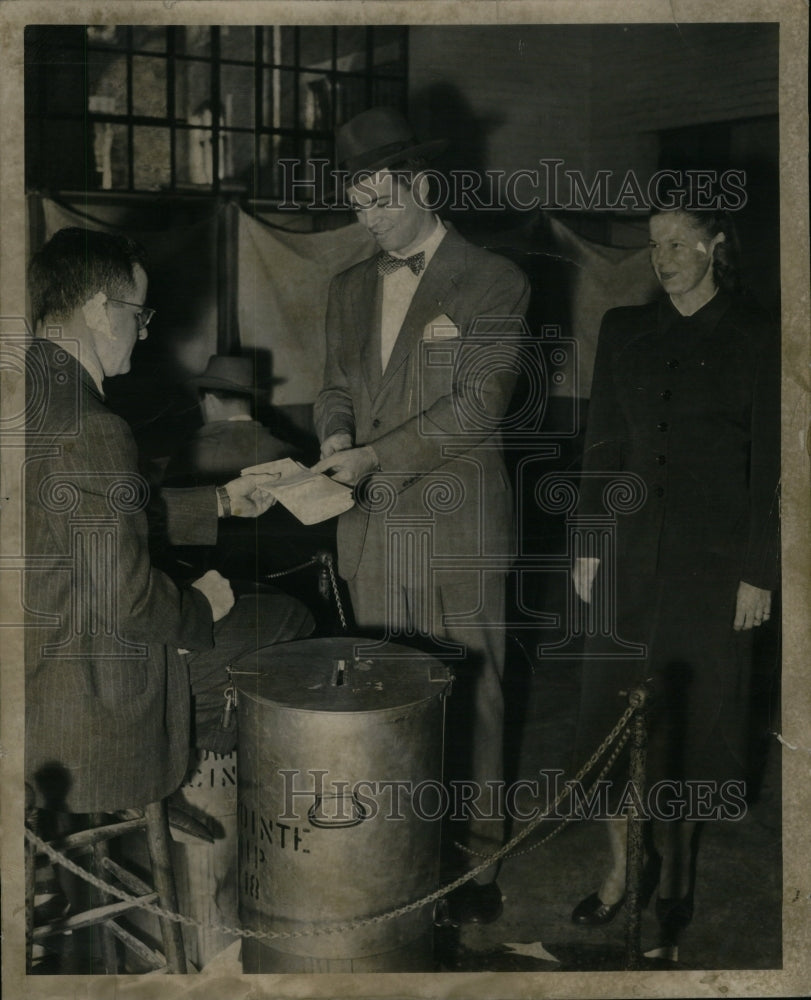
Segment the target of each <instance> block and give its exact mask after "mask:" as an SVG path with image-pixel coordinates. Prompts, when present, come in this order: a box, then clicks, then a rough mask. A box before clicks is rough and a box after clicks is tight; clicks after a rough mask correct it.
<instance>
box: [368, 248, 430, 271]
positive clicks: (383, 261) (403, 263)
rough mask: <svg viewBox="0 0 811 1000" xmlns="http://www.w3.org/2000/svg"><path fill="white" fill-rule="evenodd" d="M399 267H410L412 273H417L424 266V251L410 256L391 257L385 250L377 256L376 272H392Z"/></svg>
mask: <svg viewBox="0 0 811 1000" xmlns="http://www.w3.org/2000/svg"><path fill="white" fill-rule="evenodd" d="M401 267H409V268H411V270H412V272H413V273H414V274H419V273H420V272H421V271H422V270H423V268H424V267H425V251H424V250H420V252H419V253H415V254H412V255H411V256H410V257H392V255H391V254H390V253H386V252H385V251H384V252H383V253H381V254H380V256H379V257H378V258H377V273H378V274H393V273H394V272H395V271H397V270H399V269H400V268H401Z"/></svg>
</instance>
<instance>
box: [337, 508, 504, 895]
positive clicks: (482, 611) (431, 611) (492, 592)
mask: <svg viewBox="0 0 811 1000" xmlns="http://www.w3.org/2000/svg"><path fill="white" fill-rule="evenodd" d="M382 521H383V519H382V518H374V517H372V518H371V519H370V524H369V529H368V530H369V531H370V532H373V531H375V530H381V527H382ZM376 522H380V523H376ZM367 537H368V535H367ZM381 551H386V550H385V549H381V548H380V547H378V546H375V545H371V546H367V547H366V549H365V551H364V553H363V555H362V556H361V560H360V563H359V564H358V570H357V573H356V574H355V576H354V577H353V578H351V579H350V580H348V581H347V584H348V587H349V593H350V598H351V601H352V610H353V613H354V617H355V623H356V625H357V626H358V627H359V629H361V630H370V631H374V632H375V633H378V634H379V633H380V632H381V631H382V632H383V633H384V634H385V637H386V638H387V639H389V640H391V641H393V642H400V643H403V644H404V645H413V646H415V647H416V648H419V649H421V650H424V651H426V652H429V653H431V654H432V655H434V656H437V657H438V658H439V659H441V660H443V661H444V662H446V663H447V665H448V666H449V667H450V669H451V670H452V672H453V674H454V682H453V686H452V691H451V697H450V698H449V701H448V710H447V716H446V733H445V766H444V771H445V780H446V784H447V786H448V789H449V793H450V801H449V811H448V823H447V825H446V836H447V838H448V839H452V840H454V841H462V842H466V844H467V846H469V847H470V848H471V849H473V850H475V851H479V852H481V853H483V854H487V853H490V852H492V851H493V850H495V849H497V848H498V847H499V846H500V845H501V843H502V842H503V838H504V831H505V826H506V824H505V820H504V815H503V795H502V793H501V791H500V790H499V789H498V788H494V787H493V786H492V785H488V782H490V783H493V782H496V783H501V782H503V776H504V694H503V691H502V686H501V681H502V678H503V675H504V660H505V628H504V620H505V618H504V616H505V603H506V598H505V577H504V574H503V573H501V572H495V571H493V572H489V571H488V572H481V573H480V572H479V571H477V570H472V571H465V572H463V571H460V570H448V571H444V570H439V571H436V572H433V573H432V572H430V566H422V567H419V568H417V567H414V566H413V565H412V566H405V565H403V564H398V565H397V566H393V565H392V560H387V559H381V558H380V557H379V555H377V554H375V555H370V552H371V553H379V552H381ZM480 860H481V858H480V857H477V856H475V855H474V856H472V857H469V858H468V861H467V862H466V867H469V868H470V867H473V866H474V864H478V863H479V862H480ZM488 877H493V878H494V877H495V870H494V871H492V872H490V874H489V876H488V873H487V872H485V873H483V875H482V876H481V877H480V881H487V880H488Z"/></svg>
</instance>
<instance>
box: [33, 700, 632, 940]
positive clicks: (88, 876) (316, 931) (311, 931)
mask: <svg viewBox="0 0 811 1000" xmlns="http://www.w3.org/2000/svg"><path fill="white" fill-rule="evenodd" d="M636 710H637V709H636V707H634V706H632V705H629V706H628V708H626V709H625V711H624V712H623V714H622V715H621V716H620V718H619V720H618V721H617V723H616V725H615V726H614V728H613V729H612V730H611V732H610V733H609V734H608V736H606V738H605V739H604V740H603V742H602V743H601V744H600V746H599V747H598V748H597V750H595V752H594V753H593V754H592V755H591V757H590V758H589V759H588V761H587V762H586V764H585V765H584V766H583V767H582V768H581V769H580V770H579V771H578V773H577V775H576V776H575V778H574V780H573V781H572V782H569V783H567V785H566V787H565V788H564V789H563V791H561V792H559V793H558V795H557V796H556V797H555V800H554V802H553V803H552V804H551V805H550V806H547V808H546V809H545V810H544V812H543V813H541V814H540V815H539V816H536V817H535V818H534V819H533V820H532V821H531V822H530V823H529V824H528V825H527V826H526V827H525V828H524V829H523V830H520V831H519V832H518V833H517V834H516V835H515V836H514V837H513V838H512V840H510V841H508V842H507V843H506V844H504V845H503V846H502V847H500V848H499V849H498V850H497V851H494V852H493V853H492V854H488V855H486V856H484V857H486V860H484V861H483V862H482V863H481V864H479V865H477V866H476V867H475V868H472V869H470V871H467V872H465V874H464V875H460V876H459V877H458V878H457V879H454V881H452V882H450V883H448V884H447V885H445V886H442V887H441V888H439V889H436V890H435V891H434V892H431V893H429V894H428V895H427V896H423V897H422V898H421V899H417V900H414V901H413V902H411V903H405V904H404V905H403V906H398V907H397V908H396V909H393V910H388V911H386V912H384V913H379V914H375V915H374V916H371V917H359V918H358V919H356V920H351V921H348V922H346V923H343V924H338V925H331V926H329V927H322V928H318V927H316V928H306V929H302V930H296V931H257V930H253V929H252V928H250V927H246V928H237V927H228V926H225V925H219V924H214V925H212V924H207V923H202V922H201V921H199V920H195V919H194V918H193V917H187V916H185V915H184V914H182V913H175V912H173V911H172V910H166V909H164V908H163V907H162V906H157V905H156V904H154V903H145V902H143V901H141V900H139V898H138V897H137V896H132V895H130V893H127V892H124V891H123V890H122V889H118V888H117V887H116V886H114V885H111V884H110V883H109V882H105V881H104V880H103V879H100V878H97V877H96V876H95V875H93V874H92V873H91V872H89V871H87V870H86V869H84V868H82V867H81V866H80V865H77V864H76V862H74V861H71V859H70V858H68V857H66V856H65V855H64V854H61V853H60V852H59V851H57V850H56V848H54V847H52V846H51V845H50V844H48V843H46V842H45V841H44V840H42V839H41V838H40V837H38V836H37V835H36V834H35V833H34V831H33V830H30V829H29V828H28V827H26V828H25V837H26V839H27V840H28V841H29V842H30V843H31V844H33V845H34V846H35V847H36V849H37V850H38V851H41V852H42V853H43V854H45V855H47V856H48V857H49V858H50V859H51V861H52V862H53V863H54V864H58V865H60V866H61V867H63V868H65V869H66V870H67V871H69V872H72V873H73V874H74V875H77V876H78V877H79V878H81V879H83V880H84V881H85V882H88V883H89V884H90V885H92V886H94V887H95V888H96V889H99V890H100V891H101V892H104V893H107V894H108V895H110V896H115V897H116V898H118V899H120V900H121V901H122V902H127V903H132V905H133V907H134V908H137V909H141V910H144V911H146V912H147V913H151V914H153V915H154V916H156V917H160V918H163V919H165V920H171V921H174V922H175V923H179V924H185V925H186V926H189V927H195V928H198V929H203V930H215V931H219V932H220V933H222V934H227V935H230V936H232V937H242V938H259V939H264V940H282V939H285V940H290V939H292V938H301V937H323V936H325V935H328V934H345V933H347V932H349V931H354V930H358V929H359V928H361V927H369V926H372V925H374V924H380V923H385V922H387V921H389V920H396V919H398V918H399V917H402V916H405V915H406V914H408V913H413V912H414V911H415V910H419V909H422V908H423V907H425V906H428V905H429V904H430V903H436V902H438V901H439V900H440V899H442V898H443V897H444V896H447V895H449V894H450V893H451V892H453V891H454V890H455V889H458V888H459V887H460V886H461V885H464V884H465V883H466V882H469V881H470V880H471V879H474V878H475V877H476V876H477V875H480V874H481V873H482V872H483V871H485V870H486V869H487V868H489V867H490V866H491V865H493V864H495V863H496V862H497V861H501V860H502V859H504V858H507V857H508V856H509V857H516V856H517V855H515V854H511V852H512V849H513V848H514V847H515V846H516V845H517V844H519V843H521V841H523V840H525V839H526V838H527V837H528V836H529V835H530V833H532V831H533V830H534V829H535V828H536V827H537V826H538V825H539V824H540V823H542V822H543V821H544V820H545V819H548V818H549V815H550V813H552V812H554V811H555V810H557V809H558V807H559V806H560V805H561V804H562V802H563V801H564V799H565V798H566V797H567V796H568V795H570V794H571V789H572V786H573V785H574V784H577V783H578V782H580V781H582V780H583V778H584V777H585V775H586V774H588V773H589V771H591V770H592V768H593V767H594V766H595V765H596V764H597V762H598V761H599V760H600V759H601V758H602V756H603V755H604V754H605V753H606V752H607V750H608V749H609V747H610V746H611V745H612V743H614V741H615V740H616V739H617V738H618V737H619V736H620V734H622V739H621V741H620V745H619V746H617V747H616V748H615V750H614V752H613V753H612V755H611V758H610V759H609V762H608V764H607V765H606V767H605V768H604V769H603V772H602V773H606V772H607V769H608V768H609V767H610V766H611V765H613V763H614V760H615V759H616V757H617V755H618V754H619V752H620V750H621V749H622V747H623V746H624V745H625V743H626V742H627V740H628V737H629V733H628V731H627V726H628V721H629V720H630V718H631V716H632V715H633V714H634V712H635V711H636ZM624 730H626V731H625V732H623V731H624ZM601 777H602V775H601V776H600V778H598V779H597V780H598V781H599V780H601ZM592 787H593V786H592ZM567 822H570V820H567V821H565V822H564V824H563V825H565V824H566V823H567ZM562 828H563V826H561V827H558V828H556V829H555V830H554V831H552V834H550V835H549V837H547V838H545V839H546V840H548V839H551V836H553V835H555V834H556V833H558V832H559V831H560V829H562ZM543 842H544V841H541V842H540V843H543ZM540 843H538V844H536V845H533V847H532V848H530V849H529V850H534V849H535V847H539V846H540ZM521 853H527V851H524V852H521Z"/></svg>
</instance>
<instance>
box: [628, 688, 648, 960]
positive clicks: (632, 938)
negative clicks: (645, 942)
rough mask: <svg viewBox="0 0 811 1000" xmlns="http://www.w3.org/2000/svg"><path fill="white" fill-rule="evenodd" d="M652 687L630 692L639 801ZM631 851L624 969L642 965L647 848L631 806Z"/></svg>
mask: <svg viewBox="0 0 811 1000" xmlns="http://www.w3.org/2000/svg"><path fill="white" fill-rule="evenodd" d="M649 698H650V689H649V688H648V686H647V685H646V684H640V685H639V686H638V687H635V688H633V690H631V691H630V692H629V693H628V704H629V705H630V706H631V707H632V708H634V709H635V711H634V714H633V716H632V717H631V738H630V748H631V754H630V758H631V759H630V766H629V770H628V777H629V779H630V782H631V784H632V785H633V787H634V788H635V789H636V798H637V801H639V802H641V801H642V799H643V796H644V795H645V758H646V756H647V746H648V732H647V709H648V701H649ZM627 830H628V852H627V856H626V857H627V859H626V868H625V899H626V903H625V907H626V911H627V915H628V916H627V923H626V929H625V968H626V969H638V968H640V966H641V964H642V945H641V925H642V900H641V888H642V871H643V866H644V858H645V848H644V844H643V841H642V817H641V816H639V815H638V813H637V810H636V809H635V808H634V807H632V808H631V809H630V810H629V812H628V817H627Z"/></svg>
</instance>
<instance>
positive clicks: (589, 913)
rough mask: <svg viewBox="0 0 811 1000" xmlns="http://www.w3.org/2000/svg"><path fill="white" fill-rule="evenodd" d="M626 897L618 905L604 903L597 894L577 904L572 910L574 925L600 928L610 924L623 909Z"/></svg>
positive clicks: (618, 901)
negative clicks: (602, 925)
mask: <svg viewBox="0 0 811 1000" xmlns="http://www.w3.org/2000/svg"><path fill="white" fill-rule="evenodd" d="M624 902H625V896H623V897H622V899H620V900H617V902H616V903H604V902H603V901H602V900H601V899H600V897H599V896H598V895H597V893H596V892H593V893H592V894H591V895H590V896H586V898H585V899H581V901H580V902H579V903H578V904H577V906H576V907H575V908H574V909H573V910H572V923H573V924H577V925H578V926H579V927H599V926H600V925H601V924H608V923H611V921H612V920H613V919H614V917H616V915H617V914H618V913H619V911H620V910H621V909H622V906H623V903H624Z"/></svg>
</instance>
